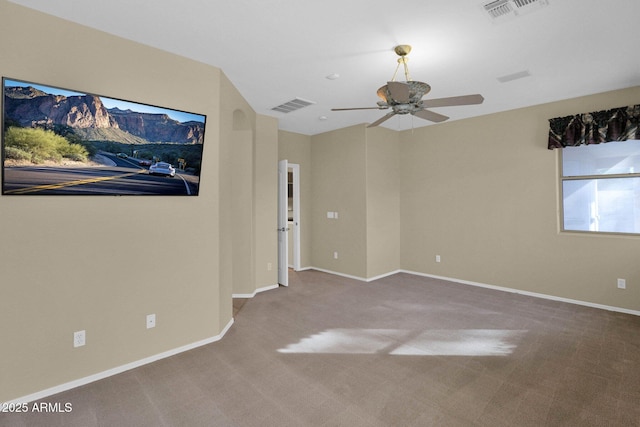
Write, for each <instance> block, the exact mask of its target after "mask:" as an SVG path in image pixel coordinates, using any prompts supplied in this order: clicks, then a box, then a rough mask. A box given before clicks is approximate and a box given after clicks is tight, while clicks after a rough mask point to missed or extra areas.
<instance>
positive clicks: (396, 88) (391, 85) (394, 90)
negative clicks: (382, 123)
mask: <svg viewBox="0 0 640 427" xmlns="http://www.w3.org/2000/svg"><path fill="white" fill-rule="evenodd" d="M387 88H388V89H389V93H390V94H391V98H393V100H394V101H395V102H397V103H400V104H404V103H407V102H409V98H410V97H409V85H408V84H406V83H402V82H387ZM387 102H388V100H387Z"/></svg>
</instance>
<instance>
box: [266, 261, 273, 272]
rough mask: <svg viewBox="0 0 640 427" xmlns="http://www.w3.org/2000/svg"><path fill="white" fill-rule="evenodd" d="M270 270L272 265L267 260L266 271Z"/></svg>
mask: <svg viewBox="0 0 640 427" xmlns="http://www.w3.org/2000/svg"><path fill="white" fill-rule="evenodd" d="M271 270H273V265H272V264H271V263H270V262H268V263H267V271H271Z"/></svg>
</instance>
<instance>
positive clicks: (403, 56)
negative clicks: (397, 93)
mask: <svg viewBox="0 0 640 427" xmlns="http://www.w3.org/2000/svg"><path fill="white" fill-rule="evenodd" d="M393 50H394V51H395V53H396V55H398V56H399V57H400V58H398V66H397V67H396V71H395V73H393V77H392V78H391V81H392V82H395V81H396V75H397V74H398V70H399V69H400V64H402V65H404V78H405V81H407V82H410V81H411V76H409V67H408V66H407V61H408V60H409V58H407V55H408V54H409V52H411V46H409V45H408V44H401V45H398V46H396V47H395V48H394V49H393Z"/></svg>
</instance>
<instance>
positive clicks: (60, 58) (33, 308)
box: [0, 0, 277, 401]
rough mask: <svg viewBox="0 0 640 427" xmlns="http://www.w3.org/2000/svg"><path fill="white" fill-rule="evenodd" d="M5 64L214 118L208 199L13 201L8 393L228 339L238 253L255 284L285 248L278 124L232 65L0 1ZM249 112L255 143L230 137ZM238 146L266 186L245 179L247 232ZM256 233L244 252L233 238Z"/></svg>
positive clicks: (3, 69) (2, 390)
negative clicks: (277, 241) (259, 107)
mask: <svg viewBox="0 0 640 427" xmlns="http://www.w3.org/2000/svg"><path fill="white" fill-rule="evenodd" d="M0 74H1V75H2V76H6V77H11V78H17V79H22V80H27V81H33V82H37V83H43V84H50V85H53V86H60V87H65V88H70V89H77V90H80V91H86V92H92V93H97V94H102V95H107V96H111V97H116V98H123V99H128V100H133V101H137V102H142V103H148V104H153V105H160V106H165V107H171V108H175V109H180V110H185V111H192V112H196V113H201V114H206V115H207V127H206V131H205V132H206V133H205V145H204V157H203V161H202V164H203V169H202V176H201V186H200V194H199V196H198V197H160V196H159V197H108V196H104V197H103V196H97V197H74V196H66V197H39V196H28V197H26V196H24V197H19V196H14V197H11V196H2V197H0V294H1V298H0V325H4V327H2V328H0V342H2V350H1V359H2V362H1V363H0V378H2V380H1V381H0V401H4V400H9V399H15V398H19V397H21V396H25V395H28V394H31V393H36V392H39V391H41V390H44V389H47V388H49V387H55V386H59V385H60V384H63V383H66V382H69V381H74V380H77V379H80V378H83V377H86V376H89V375H93V374H98V373H100V372H103V371H106V370H110V369H115V368H118V367H119V366H122V365H124V364H127V363H135V362H137V361H140V360H143V359H145V358H148V357H152V356H154V355H156V354H159V353H163V352H167V351H172V350H174V349H177V348H179V347H181V346H186V345H191V344H193V343H196V342H199V341H201V340H208V339H211V338H215V337H216V336H217V335H219V334H220V333H221V332H222V331H223V328H224V327H225V326H226V325H227V324H228V323H229V322H230V321H231V316H232V303H231V295H232V292H233V289H234V287H235V286H236V284H234V277H233V276H234V274H233V273H234V270H233V264H234V260H235V262H238V263H242V262H245V263H246V262H248V263H249V265H251V266H252V269H253V271H254V273H252V277H251V278H249V279H248V280H250V281H251V282H250V285H249V286H248V287H247V289H249V290H255V289H256V288H258V287H260V286H264V285H265V284H269V283H275V282H276V280H275V276H274V275H273V274H272V275H269V274H264V272H263V271H261V270H260V268H262V269H264V265H263V264H264V263H265V261H266V260H275V259H276V257H277V253H276V252H275V250H274V249H273V248H274V243H273V242H269V241H268V240H269V239H270V234H271V233H272V230H271V229H270V228H269V229H268V230H267V229H266V228H265V227H266V224H269V223H272V222H273V223H275V220H274V218H275V215H276V211H275V208H274V206H275V204H274V203H275V202H274V201H273V199H270V197H271V198H275V196H274V194H275V187H273V188H272V187H271V184H268V183H269V182H271V181H273V180H274V178H273V177H274V176H276V175H275V172H273V171H271V170H270V169H269V166H268V165H267V163H270V162H273V163H274V168H275V159H276V158H277V128H276V124H275V120H274V119H268V118H262V117H259V116H258V117H256V115H255V114H254V113H253V112H252V110H251V109H250V108H249V106H248V104H246V102H245V101H244V100H243V99H242V97H241V96H240V95H239V94H238V93H237V91H236V90H235V88H233V86H232V85H231V84H230V83H229V82H228V80H227V79H226V77H225V76H224V75H223V74H222V73H221V72H220V70H219V69H217V68H215V67H211V66H207V65H204V64H201V63H198V62H194V61H191V60H188V59H186V58H182V57H179V56H176V55H172V54H168V53H166V52H162V51H160V50H157V49H153V48H149V47H146V46H143V45H140V44H136V43H133V42H130V41H126V40H123V39H120V38H117V37H114V36H110V35H107V34H105V33H101V32H98V31H95V30H91V29H88V28H85V27H82V26H79V25H76V24H73V23H70V22H68V21H64V20H61V19H57V18H54V17H51V16H47V15H44V14H41V13H38V12H34V11H32V10H30V9H26V8H23V7H20V6H16V5H14V4H12V3H9V2H7V1H5V0H0ZM238 109H240V110H242V111H243V113H244V114H245V115H246V117H245V119H246V121H245V122H244V123H245V124H244V127H245V128H248V129H250V130H248V131H246V132H250V133H251V144H252V146H251V148H248V147H246V146H243V147H241V149H240V151H242V153H238V152H237V151H235V150H236V147H233V146H231V145H230V141H233V138H234V136H235V135H234V132H240V133H242V132H245V130H240V131H238V130H234V129H233V126H232V125H233V123H234V120H233V119H234V111H236V110H238ZM247 124H248V125H247ZM243 129H244V128H243ZM241 138H244V136H242V137H241ZM243 141H244V140H243ZM247 144H248V142H247ZM255 146H259V147H260V148H259V150H256V149H255ZM247 152H250V158H251V160H250V161H249V162H250V163H251V166H248V165H247V164H246V163H244V161H245V160H246V159H245V158H244V156H246V155H247ZM238 156H242V157H243V159H242V160H241V161H240V163H241V165H242V167H243V168H245V169H251V176H252V177H253V178H252V179H253V180H254V182H249V183H247V182H246V181H244V180H242V181H240V186H241V187H242V188H243V190H242V191H244V188H245V187H246V186H249V187H250V190H249V191H250V193H251V196H250V197H246V198H243V199H242V202H241V203H239V204H236V205H235V208H236V209H237V210H239V211H243V212H244V211H250V212H251V213H252V216H251V218H250V221H249V222H250V223H251V224H252V225H251V227H252V230H253V231H252V232H250V233H248V234H247V233H244V234H243V235H242V237H241V238H240V239H239V240H238V238H235V239H236V240H234V235H233V232H232V231H233V228H232V227H233V226H235V224H234V221H233V212H231V210H230V208H229V206H230V205H231V202H232V201H234V198H233V194H232V191H231V187H232V185H238V182H237V181H235V183H234V181H233V176H234V175H233V173H232V172H233V171H232V170H231V169H230V165H232V164H233V161H237V160H238ZM262 180H264V182H265V184H264V185H262V184H261V183H260V182H262ZM256 183H258V184H256ZM273 185H274V186H275V184H273ZM256 193H260V196H259V197H256ZM266 199H269V200H266ZM262 209H265V210H267V211H268V210H271V209H273V213H271V214H269V213H261V214H259V215H258V214H256V212H258V211H261V210H262ZM247 240H249V242H250V243H249V248H250V249H249V252H251V254H252V255H251V258H250V259H249V260H248V261H246V260H240V259H238V258H239V257H237V256H234V254H233V249H232V248H233V247H234V246H235V248H236V249H237V248H238V247H243V250H245V249H244V247H245V246H244V245H245V244H246V241H247ZM168 242H169V243H170V245H169V246H167V243H168ZM230 248H231V250H229V249H230ZM273 262H274V263H275V261H273ZM257 263H259V264H260V266H259V267H256V265H258V264H257ZM236 279H237V278H236ZM150 313H155V314H156V316H157V326H156V328H154V329H150V330H147V329H146V327H145V316H146V315H147V314H150ZM83 329H84V330H86V333H87V345H86V346H84V347H80V348H75V349H74V348H73V346H72V337H73V332H74V331H77V330H83Z"/></svg>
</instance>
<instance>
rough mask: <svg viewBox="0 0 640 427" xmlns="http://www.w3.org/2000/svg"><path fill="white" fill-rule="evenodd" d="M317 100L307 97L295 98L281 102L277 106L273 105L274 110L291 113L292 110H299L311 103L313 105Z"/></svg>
mask: <svg viewBox="0 0 640 427" xmlns="http://www.w3.org/2000/svg"><path fill="white" fill-rule="evenodd" d="M313 104H315V102H313V101H307V100H306V99H300V98H295V99H292V100H291V101H289V102H285V103H284V104H280V105H278V106H277V107H273V108H272V110H273V111H279V112H281V113H290V112H292V111H296V110H299V109H301V108H304V107H308V106H309V105H313Z"/></svg>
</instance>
